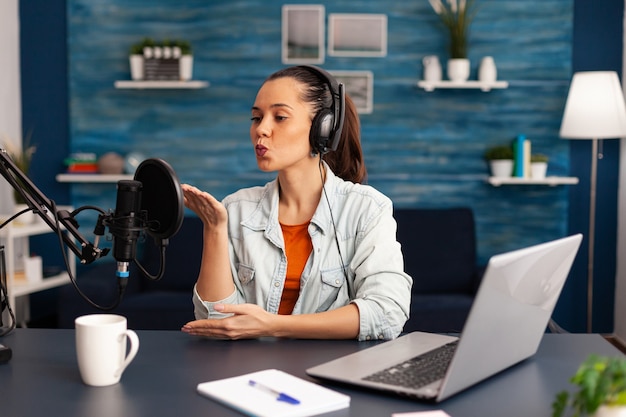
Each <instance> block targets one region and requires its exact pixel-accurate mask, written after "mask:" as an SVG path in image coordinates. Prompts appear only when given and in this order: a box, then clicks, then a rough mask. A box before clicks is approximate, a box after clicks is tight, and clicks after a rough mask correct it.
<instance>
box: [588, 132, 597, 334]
mask: <svg viewBox="0 0 626 417" xmlns="http://www.w3.org/2000/svg"><path fill="white" fill-rule="evenodd" d="M597 172H598V139H596V138H593V139H592V141H591V184H590V186H589V236H588V240H589V243H588V245H589V248H588V249H589V254H588V261H587V333H591V332H592V330H593V325H592V322H593V249H594V236H595V231H596V230H595V229H596V177H597Z"/></svg>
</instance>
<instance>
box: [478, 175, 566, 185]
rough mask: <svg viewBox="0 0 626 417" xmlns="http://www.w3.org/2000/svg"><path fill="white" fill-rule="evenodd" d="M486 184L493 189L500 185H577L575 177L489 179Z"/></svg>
mask: <svg viewBox="0 0 626 417" xmlns="http://www.w3.org/2000/svg"><path fill="white" fill-rule="evenodd" d="M487 182H488V183H489V184H491V185H493V186H494V187H499V186H500V185H549V186H552V187H554V186H556V185H572V184H578V178H576V177H545V178H542V179H532V178H520V177H489V178H487Z"/></svg>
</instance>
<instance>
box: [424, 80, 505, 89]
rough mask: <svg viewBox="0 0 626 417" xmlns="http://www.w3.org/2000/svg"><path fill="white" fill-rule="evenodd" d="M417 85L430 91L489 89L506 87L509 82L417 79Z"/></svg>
mask: <svg viewBox="0 0 626 417" xmlns="http://www.w3.org/2000/svg"><path fill="white" fill-rule="evenodd" d="M417 86H418V87H420V88H423V89H424V90H425V91H428V92H431V91H434V90H435V89H437V88H468V89H476V90H478V89H480V90H481V91H485V92H486V91H490V90H492V89H502V88H508V87H509V83H508V82H506V81H494V82H483V81H464V82H458V81H445V80H443V81H419V82H418V83H417Z"/></svg>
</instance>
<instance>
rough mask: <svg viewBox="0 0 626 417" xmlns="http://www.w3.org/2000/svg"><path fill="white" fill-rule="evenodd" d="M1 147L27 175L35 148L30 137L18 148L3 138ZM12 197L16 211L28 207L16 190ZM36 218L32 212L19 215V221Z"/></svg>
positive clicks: (27, 221)
mask: <svg viewBox="0 0 626 417" xmlns="http://www.w3.org/2000/svg"><path fill="white" fill-rule="evenodd" d="M2 147H3V148H5V150H6V152H7V154H8V155H9V157H10V158H11V160H12V161H13V163H14V164H15V165H16V166H17V168H18V169H19V170H20V171H22V172H23V173H24V175H26V176H28V171H29V170H30V164H31V161H32V159H33V154H34V153H35V151H36V150H37V147H36V146H34V145H31V144H30V139H28V138H26V139H24V140H23V143H22V147H21V148H20V147H19V146H18V145H15V143H13V142H12V141H11V140H9V139H8V138H5V140H3V141H2ZM13 197H14V200H15V210H16V212H20V211H23V210H26V209H28V205H26V201H25V200H24V198H23V197H22V194H20V193H19V192H18V191H17V190H15V191H14V192H13ZM35 220H36V215H35V214H34V213H32V212H30V213H25V214H23V215H22V216H20V220H19V221H20V222H21V223H27V224H28V223H33V222H34V221H35Z"/></svg>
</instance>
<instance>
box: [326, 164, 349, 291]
mask: <svg viewBox="0 0 626 417" xmlns="http://www.w3.org/2000/svg"><path fill="white" fill-rule="evenodd" d="M319 156H320V159H319V165H318V167H319V171H320V178H321V180H322V192H323V194H324V198H325V199H326V204H327V205H328V212H329V213H330V221H331V223H332V224H333V230H334V232H335V243H336V244H337V252H338V253H339V261H340V262H341V269H342V270H343V276H344V278H345V279H346V285H347V286H348V297H350V298H352V289H351V287H350V280H349V279H348V271H346V267H347V265H345V264H344V262H343V256H342V255H341V247H340V246H339V237H338V236H337V226H336V225H335V218H334V217H333V210H332V209H331V207H330V200H329V199H328V194H327V193H326V182H325V181H324V173H323V168H324V165H323V164H322V153H321V152H320V153H319Z"/></svg>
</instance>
